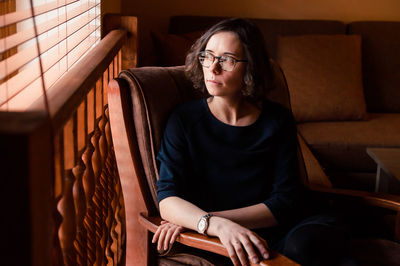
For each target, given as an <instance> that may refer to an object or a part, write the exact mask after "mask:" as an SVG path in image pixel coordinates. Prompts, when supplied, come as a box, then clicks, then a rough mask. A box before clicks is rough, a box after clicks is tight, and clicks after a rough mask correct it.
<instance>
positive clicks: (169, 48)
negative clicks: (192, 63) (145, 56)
mask: <svg viewBox="0 0 400 266" xmlns="http://www.w3.org/2000/svg"><path fill="white" fill-rule="evenodd" d="M201 34H202V31H195V32H190V33H186V34H182V35H177V34H165V33H161V32H152V33H151V35H152V39H153V43H154V47H155V51H156V57H157V65H160V66H180V65H184V64H185V59H186V54H187V52H188V51H189V49H190V47H191V46H192V44H193V43H194V42H195V41H196V40H197V39H198V38H199V37H200V36H201Z"/></svg>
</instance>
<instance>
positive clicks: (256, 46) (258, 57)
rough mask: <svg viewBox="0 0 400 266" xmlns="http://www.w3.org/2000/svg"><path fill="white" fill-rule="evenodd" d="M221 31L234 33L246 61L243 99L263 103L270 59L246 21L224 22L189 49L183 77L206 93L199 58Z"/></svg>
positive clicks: (268, 86) (268, 83)
mask: <svg viewBox="0 0 400 266" xmlns="http://www.w3.org/2000/svg"><path fill="white" fill-rule="evenodd" d="M222 31H227V32H233V33H235V34H236V35H237V36H238V38H239V40H240V42H241V44H242V46H243V50H244V53H245V56H246V60H247V61H248V62H247V68H246V73H245V76H244V83H245V85H246V86H245V87H244V88H243V89H242V96H243V97H245V98H247V99H248V100H251V101H260V100H262V99H264V97H265V95H266V93H267V92H268V91H269V90H270V89H271V88H272V74H271V73H272V71H271V66H270V63H269V56H268V54H267V51H266V50H265V44H264V38H263V35H262V33H261V31H260V30H259V29H258V27H257V26H256V25H255V24H253V23H252V22H250V21H249V20H246V19H241V18H231V19H226V20H223V21H221V22H219V23H217V24H215V25H214V26H212V27H211V28H210V29H209V30H207V31H206V32H205V33H204V34H203V35H202V36H201V37H200V38H199V39H198V40H197V41H196V42H195V43H194V44H193V45H192V47H191V48H190V50H189V52H188V54H187V56H186V66H185V73H186V75H187V77H188V78H189V79H190V80H192V82H193V85H194V87H195V88H198V89H200V90H201V91H202V92H204V93H206V92H207V89H206V86H205V83H204V76H203V69H202V66H201V64H200V63H199V61H198V54H199V53H200V52H201V51H203V50H204V49H205V47H206V45H207V43H208V41H209V39H210V38H211V36H213V35H214V34H216V33H217V32H222Z"/></svg>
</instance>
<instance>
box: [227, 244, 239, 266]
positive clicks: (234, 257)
mask: <svg viewBox="0 0 400 266" xmlns="http://www.w3.org/2000/svg"><path fill="white" fill-rule="evenodd" d="M225 248H226V250H227V251H228V254H229V257H230V258H231V261H232V263H233V265H235V266H239V265H240V261H239V258H238V257H237V255H236V250H235V249H234V248H233V245H225Z"/></svg>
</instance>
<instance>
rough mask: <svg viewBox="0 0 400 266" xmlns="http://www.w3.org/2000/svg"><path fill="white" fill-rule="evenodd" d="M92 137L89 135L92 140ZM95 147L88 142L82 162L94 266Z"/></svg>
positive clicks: (90, 258)
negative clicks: (93, 164)
mask: <svg viewBox="0 0 400 266" xmlns="http://www.w3.org/2000/svg"><path fill="white" fill-rule="evenodd" d="M91 137H92V135H88V139H90V138H91ZM93 152H94V147H93V145H92V143H91V142H87V144H86V150H85V151H84V153H83V154H82V160H83V162H84V164H85V171H84V173H83V188H84V190H85V198H86V216H85V219H84V224H85V229H86V232H87V264H88V265H94V264H95V262H96V245H97V240H96V230H95V228H96V215H95V208H94V203H93V199H92V198H93V196H94V190H95V177H94V171H93V167H92V155H93Z"/></svg>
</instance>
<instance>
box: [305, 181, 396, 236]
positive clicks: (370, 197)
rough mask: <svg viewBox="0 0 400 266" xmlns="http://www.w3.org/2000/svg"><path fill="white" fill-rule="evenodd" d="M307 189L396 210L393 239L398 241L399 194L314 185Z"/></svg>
mask: <svg viewBox="0 0 400 266" xmlns="http://www.w3.org/2000/svg"><path fill="white" fill-rule="evenodd" d="M308 189H310V190H311V191H313V192H317V193H323V194H327V195H328V196H329V197H341V198H343V197H345V198H353V199H354V200H357V201H359V202H362V203H364V204H367V205H370V206H376V207H381V208H385V209H389V210H393V211H396V212H397V214H396V220H395V229H394V239H395V240H396V242H398V243H400V196H397V195H391V194H385V193H375V192H367V191H359V190H350V189H337V188H330V187H323V186H315V185H311V186H308Z"/></svg>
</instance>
